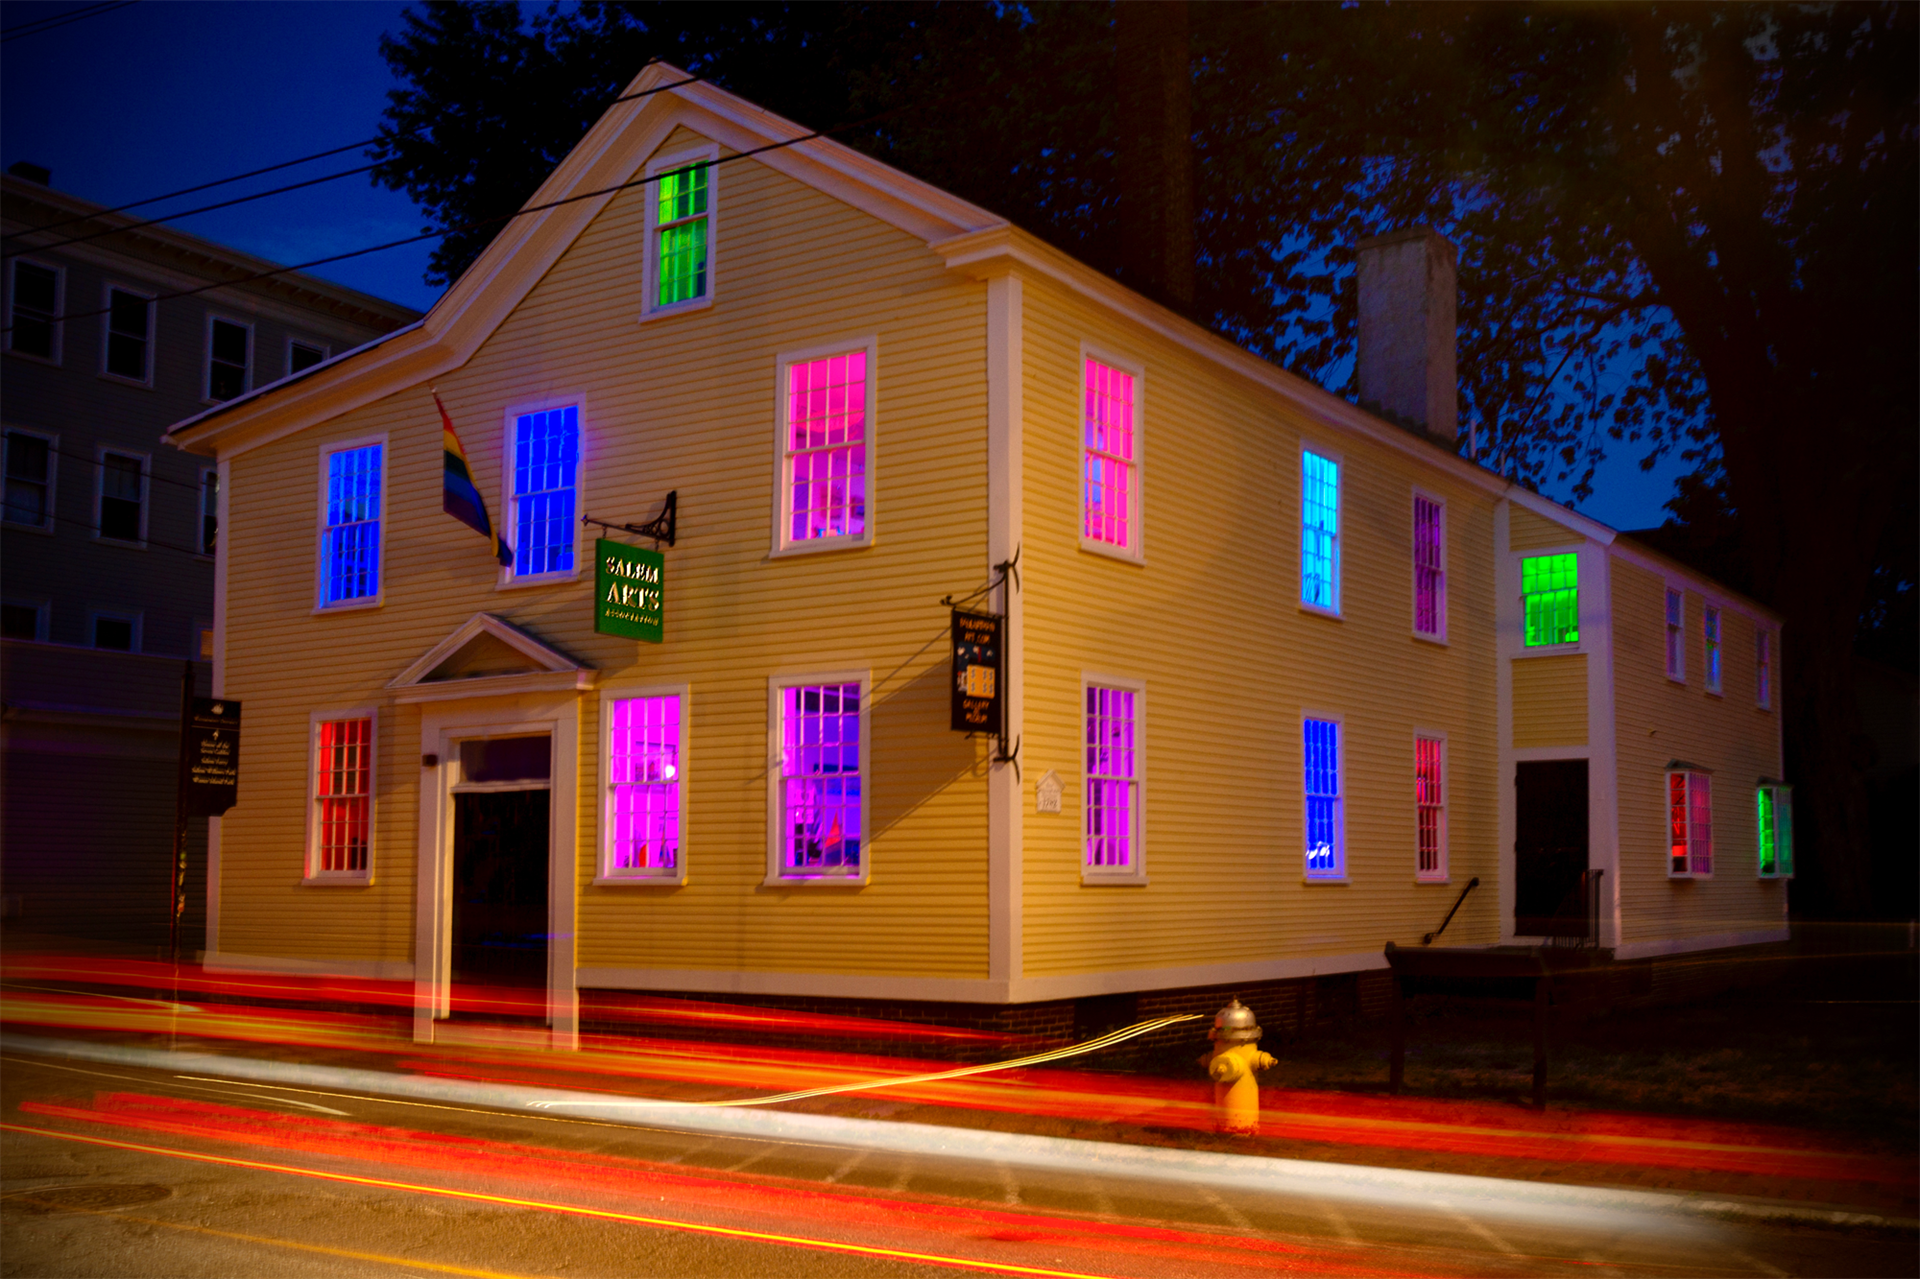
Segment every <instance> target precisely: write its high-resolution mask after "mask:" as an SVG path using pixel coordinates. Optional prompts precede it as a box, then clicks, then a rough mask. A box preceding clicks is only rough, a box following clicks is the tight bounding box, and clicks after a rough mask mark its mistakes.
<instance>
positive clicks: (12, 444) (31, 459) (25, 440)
mask: <svg viewBox="0 0 1920 1279" xmlns="http://www.w3.org/2000/svg"><path fill="white" fill-rule="evenodd" d="M6 520H7V523H9V524H25V525H27V526H28V527H29V528H52V527H53V441H52V440H50V439H48V438H47V437H45V436H43V435H29V434H27V433H26V432H25V431H8V432H7V494H6Z"/></svg>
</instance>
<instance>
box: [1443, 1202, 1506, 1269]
mask: <svg viewBox="0 0 1920 1279" xmlns="http://www.w3.org/2000/svg"><path fill="white" fill-rule="evenodd" d="M1434 1206H1435V1207H1438V1208H1441V1210H1442V1211H1444V1212H1445V1213H1446V1214H1447V1215H1448V1216H1449V1217H1452V1218H1453V1219H1454V1220H1455V1221H1457V1222H1459V1223H1460V1224H1461V1225H1463V1226H1465V1227H1466V1228H1467V1229H1468V1230H1471V1231H1472V1232H1473V1233H1474V1234H1476V1235H1479V1236H1480V1237H1481V1238H1482V1239H1484V1240H1486V1241H1487V1242H1488V1243H1490V1244H1492V1245H1493V1246H1494V1247H1495V1248H1497V1249H1498V1250H1499V1251H1501V1252H1504V1253H1506V1254H1507V1255H1508V1256H1509V1257H1519V1256H1524V1255H1525V1254H1523V1253H1522V1252H1521V1251H1520V1250H1519V1249H1518V1248H1516V1247H1514V1246H1513V1245H1512V1244H1510V1243H1508V1242H1507V1241H1506V1240H1504V1239H1502V1238H1501V1237H1500V1236H1499V1235H1496V1234H1494V1233H1493V1231H1491V1230H1488V1229H1487V1228H1486V1227H1485V1226H1483V1225H1481V1224H1480V1223H1479V1222H1477V1221H1475V1220H1474V1219H1473V1218H1472V1217H1469V1216H1468V1215H1467V1214H1466V1213H1464V1212H1461V1211H1460V1210H1459V1209H1458V1208H1448V1207H1445V1206H1444V1205H1440V1204H1436V1205H1434Z"/></svg>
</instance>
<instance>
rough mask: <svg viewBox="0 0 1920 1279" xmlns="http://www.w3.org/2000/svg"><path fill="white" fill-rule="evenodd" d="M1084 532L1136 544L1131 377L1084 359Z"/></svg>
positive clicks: (1122, 543)
mask: <svg viewBox="0 0 1920 1279" xmlns="http://www.w3.org/2000/svg"><path fill="white" fill-rule="evenodd" d="M1085 391H1086V441H1085V459H1086V460H1085V468H1084V473H1083V474H1082V476H1081V483H1082V486H1083V490H1084V503H1085V512H1084V520H1083V523H1082V531H1083V536H1085V537H1086V539H1087V540H1088V541H1090V542H1105V543H1107V544H1108V545H1109V546H1117V547H1119V548H1121V549H1122V550H1127V551H1133V550H1137V549H1138V547H1139V527H1138V525H1139V514H1138V512H1137V511H1136V510H1135V509H1134V506H1135V496H1136V493H1135V485H1134V469H1133V468H1134V461H1133V375H1132V374H1130V373H1123V372H1121V371H1120V370H1119V369H1114V368H1108V367H1107V366H1106V365H1104V364H1102V363H1100V361H1098V360H1091V359H1090V360H1088V361H1087V376H1086V387H1085Z"/></svg>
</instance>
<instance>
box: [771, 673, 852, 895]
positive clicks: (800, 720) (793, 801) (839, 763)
mask: <svg viewBox="0 0 1920 1279" xmlns="http://www.w3.org/2000/svg"><path fill="white" fill-rule="evenodd" d="M780 813H781V824H780V867H781V870H782V871H783V872H784V873H786V874H788V875H800V876H810V875H858V874H859V873H860V841H861V835H862V822H861V817H860V813H861V809H860V685H858V684H799V685H795V686H794V687H792V688H786V689H782V690H781V691H780Z"/></svg>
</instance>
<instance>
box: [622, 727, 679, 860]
mask: <svg viewBox="0 0 1920 1279" xmlns="http://www.w3.org/2000/svg"><path fill="white" fill-rule="evenodd" d="M680 782H681V761H680V699H679V697H677V696H672V697H627V698H621V699H620V700H618V701H615V702H612V703H609V706H608V724H607V821H608V837H607V838H608V848H607V855H608V865H607V874H608V875H610V876H615V877H627V876H633V877H642V878H656V879H657V878H673V877H676V876H677V874H678V872H679V869H680Z"/></svg>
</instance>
